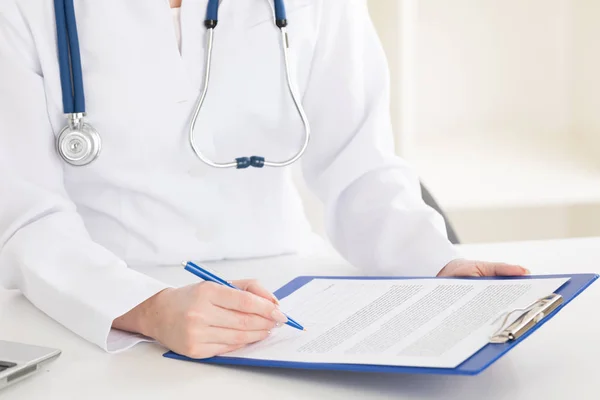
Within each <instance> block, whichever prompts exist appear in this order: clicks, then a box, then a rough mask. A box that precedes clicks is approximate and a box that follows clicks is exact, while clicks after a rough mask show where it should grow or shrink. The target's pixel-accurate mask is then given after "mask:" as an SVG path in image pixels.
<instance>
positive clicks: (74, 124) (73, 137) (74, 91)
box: [54, 0, 311, 169]
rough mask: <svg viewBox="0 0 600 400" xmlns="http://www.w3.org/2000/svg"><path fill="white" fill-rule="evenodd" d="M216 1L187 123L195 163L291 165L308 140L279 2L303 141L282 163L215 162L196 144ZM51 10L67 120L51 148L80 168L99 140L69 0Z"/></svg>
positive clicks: (279, 0)
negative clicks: (200, 84) (198, 85)
mask: <svg viewBox="0 0 600 400" xmlns="http://www.w3.org/2000/svg"><path fill="white" fill-rule="evenodd" d="M234 1H235V0H234ZM219 4H220V1H219V0H208V5H207V10H206V19H205V22H204V24H205V27H206V29H207V51H206V59H205V73H204V85H203V86H204V87H203V90H202V92H201V95H200V96H199V98H198V101H197V104H196V108H195V110H194V114H193V117H192V119H191V121H190V125H189V142H190V146H191V148H192V150H193V151H194V153H195V154H196V156H197V157H198V158H199V159H200V160H201V161H203V162H204V163H205V164H207V165H209V166H211V167H215V168H237V169H245V168H248V167H255V168H263V167H265V166H267V167H285V166H288V165H291V164H293V163H294V162H296V161H297V160H298V159H300V158H301V157H302V155H303V154H304V153H305V151H306V149H307V147H308V144H309V141H310V131H311V128H310V124H309V122H308V118H307V116H306V113H305V111H304V108H303V107H302V103H301V101H300V99H299V96H298V94H297V91H296V90H297V89H296V86H295V85H294V84H293V82H292V72H291V68H290V61H289V58H290V57H289V48H290V46H289V36H288V33H287V29H286V28H287V25H288V21H287V15H286V9H285V4H284V1H283V0H273V6H274V7H273V9H274V14H275V15H274V17H275V25H276V26H277V27H278V28H279V29H280V31H281V48H282V53H283V58H284V63H285V71H286V78H287V85H288V89H289V91H290V95H291V96H292V99H293V101H294V105H295V107H296V110H297V112H298V114H299V116H300V118H301V120H302V123H303V125H304V140H303V143H302V147H301V148H300V150H299V151H298V152H297V153H296V154H295V155H294V156H292V157H291V158H289V159H287V160H284V161H269V160H266V159H265V158H264V157H262V156H251V157H238V158H236V159H235V160H234V161H233V162H226V163H219V162H215V161H212V160H211V159H209V158H208V157H206V156H205V155H204V154H203V153H202V151H201V150H200V148H199V147H198V146H197V145H196V142H195V127H196V123H197V120H198V116H199V113H200V111H201V110H202V106H203V104H204V100H205V99H206V96H207V93H208V87H209V83H210V70H211V66H212V49H213V42H214V31H215V28H216V27H217V24H218V20H219ZM54 9H55V18H56V38H57V45H58V61H59V69H60V82H61V90H62V100H63V111H64V113H65V114H66V116H67V120H68V125H67V126H65V127H64V128H63V130H62V131H61V132H60V134H59V135H58V138H57V141H56V147H57V151H58V153H59V154H60V156H61V157H62V158H63V159H64V160H65V161H66V162H67V163H69V164H71V165H74V166H84V165H88V164H90V163H91V162H92V161H94V160H95V159H96V158H97V157H98V156H99V154H100V150H101V147H102V146H101V138H100V135H99V134H98V132H97V131H96V130H95V129H94V128H93V127H92V126H91V125H90V124H88V123H87V122H85V119H84V117H85V115H86V111H85V94H84V85H83V72H82V66H81V52H80V49H79V38H78V32H77V22H76V18H75V6H74V4H73V0H54Z"/></svg>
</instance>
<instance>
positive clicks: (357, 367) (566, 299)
mask: <svg viewBox="0 0 600 400" xmlns="http://www.w3.org/2000/svg"><path fill="white" fill-rule="evenodd" d="M598 276H599V275H596V274H576V275H544V276H532V277H518V278H514V277H511V278H476V279H533V278H535V279H548V278H569V281H568V282H567V283H565V284H564V285H563V286H561V287H560V288H559V289H558V290H557V291H556V292H555V293H556V294H559V295H561V296H562V297H563V302H562V304H561V305H559V306H558V307H557V308H556V309H555V310H554V311H552V312H551V313H550V314H548V315H547V316H546V317H545V318H544V319H542V320H541V321H539V322H538V323H537V324H535V325H534V326H533V327H532V328H531V329H529V330H528V331H527V332H526V333H525V334H523V335H522V336H520V337H519V338H518V339H516V340H513V341H510V342H508V343H505V344H491V343H490V344H487V345H486V346H484V347H483V348H481V350H479V351H478V352H477V353H475V354H473V355H472V356H471V357H470V358H468V359H467V360H465V361H464V362H463V363H462V364H460V365H459V366H458V367H456V368H421V367H398V366H385V365H364V364H327V363H303V362H290V361H265V360H257V359H249V358H233V357H213V358H208V359H203V360H195V359H191V358H188V357H184V356H181V355H179V354H176V353H173V352H167V353H165V354H164V357H167V358H173V359H176V360H183V361H192V362H199V363H205V364H218V365H230V366H246V367H263V368H288V369H305V370H328V371H349V372H375V373H397V374H437V375H468V376H473V375H478V374H480V373H481V372H483V371H484V370H486V369H487V368H488V367H490V366H491V365H492V364H494V363H495V362H496V361H497V360H499V359H500V358H501V357H502V356H504V355H505V354H506V353H508V352H509V351H510V350H512V349H513V348H514V347H515V346H517V345H518V344H519V343H521V342H522V341H523V340H525V339H526V338H527V337H529V335H531V334H532V333H533V332H535V331H536V330H537V329H539V328H540V327H541V326H542V325H543V324H545V323H546V322H548V321H549V320H550V319H552V317H553V316H555V315H556V314H557V313H558V312H559V311H560V310H561V309H562V308H563V307H565V306H566V305H567V304H568V303H570V302H571V301H572V300H573V299H574V298H575V297H577V296H578V295H579V294H581V293H582V292H583V291H584V290H585V289H587V288H588V287H589V286H590V285H591V284H592V283H593V282H594V281H595V280H596V279H598ZM313 279H363V280H366V279H405V280H406V279H424V278H416V277H415V278H413V277H411V278H401V277H393V278H391V277H339V276H330V277H325V276H301V277H298V278H296V279H294V280H292V281H291V282H289V283H288V284H287V285H285V286H284V287H282V288H281V289H279V290H278V291H276V292H275V295H276V296H277V297H278V298H279V299H283V298H285V297H287V296H289V295H290V294H292V293H293V292H295V291H296V290H298V289H300V288H301V287H302V286H304V285H306V284H307V283H309V282H310V281H312V280H313ZM425 279H440V278H425ZM442 279H453V278H442ZM457 279H458V278H457ZM461 279H465V278H461Z"/></svg>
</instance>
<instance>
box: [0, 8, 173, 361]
mask: <svg viewBox="0 0 600 400" xmlns="http://www.w3.org/2000/svg"><path fill="white" fill-rule="evenodd" d="M11 4H12V5H11ZM0 285H1V286H5V287H6V288H9V289H20V290H21V291H22V293H23V294H24V295H25V296H26V297H27V298H28V299H29V300H30V301H31V302H32V303H33V304H34V305H35V306H37V307H38V308H39V309H41V310H42V311H43V312H44V313H46V314H47V315H49V316H50V317H52V318H53V319H55V320H56V321H58V322H59V323H61V324H63V325H64V326H65V327H67V328H68V329H70V330H72V331H73V332H75V333H76V334H78V335H80V336H81V337H83V338H85V339H87V340H89V341H91V342H93V343H95V344H97V345H98V346H100V347H101V348H103V349H105V350H107V351H111V352H112V351H118V350H123V349H125V348H128V347H130V346H132V345H134V344H135V343H137V342H140V341H143V340H147V338H144V337H141V336H139V335H133V334H127V333H124V332H120V331H117V330H113V329H111V325H112V322H113V320H114V319H115V318H116V317H118V316H120V315H122V314H125V313H126V312H127V311H129V310H130V309H132V308H133V307H135V306H136V305H138V304H139V303H141V302H142V301H144V300H145V299H147V298H149V297H151V296H152V295H154V294H155V293H157V292H159V291H161V290H163V289H164V288H165V287H166V285H164V284H163V283H161V282H158V281H156V280H154V279H151V278H149V277H147V276H145V275H142V274H140V273H138V272H136V271H134V270H132V269H129V268H128V267H127V266H126V265H125V263H124V262H123V261H122V260H120V259H119V258H118V257H116V256H115V255H114V254H112V253H110V252H109V251H107V250H106V249H105V248H103V247H101V246H99V245H98V244H96V243H94V241H92V239H91V238H90V236H89V234H88V233H87V231H86V228H85V226H84V223H83V221H82V219H81V218H80V216H79V215H78V213H77V210H76V207H75V205H74V204H73V203H72V202H71V201H70V200H69V197H68V195H67V193H66V191H65V188H64V185H63V174H62V164H61V162H60V161H59V159H58V156H57V155H56V152H55V150H54V135H53V132H52V128H51V125H50V123H49V119H48V115H47V111H46V99H45V90H44V77H43V76H42V73H41V67H40V64H39V61H38V60H37V56H36V51H35V46H34V43H33V41H32V39H31V37H30V35H29V34H28V31H27V28H26V24H25V22H24V21H23V19H22V17H21V16H20V14H19V10H18V8H17V6H16V5H15V3H12V2H2V3H1V4H0Z"/></svg>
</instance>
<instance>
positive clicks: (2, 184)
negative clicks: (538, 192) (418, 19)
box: [0, 0, 526, 357]
mask: <svg viewBox="0 0 600 400" xmlns="http://www.w3.org/2000/svg"><path fill="white" fill-rule="evenodd" d="M172 3H173V4H171V6H174V7H177V6H178V4H177V1H172ZM286 4H287V12H288V20H289V27H288V31H289V33H290V39H291V41H292V43H291V44H292V47H291V49H292V50H291V64H292V69H293V74H294V79H295V81H296V82H297V89H298V91H299V93H300V95H301V98H302V103H303V105H304V108H305V110H306V114H307V116H308V119H309V121H310V123H311V126H312V139H311V142H310V146H309V148H308V150H307V151H306V153H305V155H304V157H303V158H302V159H301V161H300V165H301V167H302V172H303V175H304V178H305V180H306V181H307V183H308V185H309V187H310V188H311V189H312V190H313V191H314V193H315V194H316V195H317V196H318V197H319V198H320V199H321V200H322V202H323V203H324V206H325V210H326V227H327V230H328V234H329V236H330V238H331V240H332V243H333V245H334V246H335V247H336V249H337V250H338V251H339V252H340V253H341V254H342V255H343V256H344V257H345V258H346V259H347V260H349V261H350V262H351V263H353V264H354V265H357V266H360V267H365V268H371V269H373V270H377V272H380V273H385V274H402V275H436V274H439V275H445V276H479V275H519V274H523V273H526V271H525V270H523V269H522V268H520V267H518V266H511V265H504V264H492V263H483V262H471V261H465V260H461V259H460V257H459V255H458V254H457V252H456V251H455V249H454V248H453V246H452V245H451V243H450V242H449V241H448V239H447V238H446V234H445V228H444V223H443V219H442V218H441V217H440V215H438V214H437V213H436V212H434V211H433V210H432V209H430V208H429V207H427V206H426V205H425V204H424V203H423V201H422V200H421V197H420V191H419V182H418V179H417V177H416V176H415V174H414V173H413V172H412V171H411V170H410V168H409V167H408V166H407V165H406V163H405V162H404V161H403V160H401V159H399V158H398V157H396V156H395V155H394V153H393V148H394V147H393V145H392V131H391V127H390V118H389V115H388V100H389V98H388V85H389V82H388V74H387V71H386V60H385V59H384V53H383V51H382V48H381V46H380V43H379V42H378V39H377V36H376V33H375V30H374V27H373V26H372V23H371V21H370V20H369V16H368V10H367V6H366V2H365V0H287V1H286ZM75 9H76V15H77V24H78V33H79V42H80V43H79V44H80V48H81V59H82V63H83V78H84V87H85V95H86V97H85V98H86V103H87V109H86V111H87V117H86V118H87V121H88V122H90V123H91V124H93V126H94V127H95V129H96V130H97V131H98V132H99V133H100V135H101V136H102V140H103V142H102V143H103V145H102V152H101V155H100V157H99V158H98V159H97V160H96V161H94V162H93V163H92V164H90V165H87V166H83V167H77V166H72V165H69V164H67V163H65V162H64V161H63V160H62V159H61V158H60V157H59V156H58V155H57V152H56V146H55V140H56V136H57V135H58V133H59V132H60V130H61V129H62V128H63V126H64V125H65V118H64V114H63V107H62V100H61V82H60V77H59V63H58V57H57V44H56V24H55V19H54V8H53V4H52V2H50V1H46V0H30V1H27V2H22V1H16V0H4V1H2V2H0V283H1V284H2V285H4V286H5V287H8V288H18V289H20V290H21V291H22V292H23V293H24V295H25V296H27V298H28V299H29V300H30V301H31V302H32V303H33V304H35V305H36V306H37V307H39V308H40V309H41V310H42V311H44V312H45V313H46V314H48V315H49V316H51V317H52V318H54V319H55V320H57V321H58V322H60V323H62V324H63V325H65V326H66V327H68V328H69V329H71V330H72V331H74V332H75V333H77V334H78V335H81V336H82V337H84V338H86V339H87V340H89V341H91V342H93V343H95V344H97V345H98V346H100V347H102V348H103V349H105V350H107V351H116V350H120V349H124V348H127V347H129V346H131V345H132V344H134V343H136V342H137V341H139V340H140V335H136V333H138V334H142V335H145V336H147V337H150V338H153V339H155V340H157V341H159V342H161V343H163V344H164V345H165V346H167V347H168V348H170V349H172V350H174V351H177V352H179V353H182V354H185V355H189V356H192V357H208V356H212V355H215V354H221V353H223V352H228V351H231V350H232V349H235V348H238V347H240V346H244V345H246V344H248V343H252V342H256V341H259V340H261V339H263V338H265V337H266V336H267V334H268V331H269V330H270V329H271V328H272V327H273V326H274V325H275V324H276V323H278V322H279V323H281V322H284V321H285V317H284V316H283V315H282V314H281V312H279V311H278V309H277V307H276V306H275V301H272V296H271V295H270V293H268V292H267V291H266V290H264V289H262V288H261V287H260V286H259V285H258V284H257V283H255V282H238V284H239V285H242V286H243V288H244V289H246V290H247V292H236V291H234V290H231V289H228V288H225V287H220V286H215V285H212V284H207V283H201V284H197V285H192V286H188V287H184V288H170V287H168V286H167V285H166V284H164V283H163V282H160V281H157V280H154V279H152V278H150V277H148V276H146V275H143V274H141V273H139V272H136V271H135V270H134V269H133V268H130V267H135V266H143V265H177V264H179V263H180V262H181V261H182V260H188V259H192V260H221V259H225V258H247V257H261V256H272V255H278V254H284V253H291V252H296V251H298V250H299V249H301V248H302V246H304V245H305V244H306V243H308V242H309V240H308V238H309V237H310V228H309V225H308V223H307V221H306V219H305V216H304V214H303V209H302V206H301V200H300V197H299V195H298V193H297V192H296V189H295V186H294V184H293V180H292V177H291V172H290V168H264V169H256V168H250V169H246V170H235V169H233V170H223V169H215V168H212V167H209V166H207V165H205V164H204V163H202V162H201V161H199V160H198V158H196V157H195V155H194V153H193V152H192V151H191V149H190V146H189V144H188V140H187V126H188V124H189V121H190V116H191V114H192V112H193V109H194V106H195V104H196V99H197V98H198V94H199V92H200V90H201V88H202V78H203V73H204V68H203V66H204V60H205V42H204V40H205V35H206V28H205V27H204V16H205V14H206V0H183V4H181V8H180V10H179V11H180V13H179V14H175V16H176V21H175V22H176V23H175V24H174V20H173V15H174V14H173V12H172V10H171V9H170V4H169V2H168V0H154V1H148V0H127V1H124V0H103V1H90V0H76V1H75ZM219 12H220V18H219V26H218V28H217V29H216V30H215V47H214V53H213V71H212V77H211V85H210V91H209V93H208V96H207V99H206V102H205V104H204V108H203V110H202V113H201V115H200V117H199V121H198V125H197V127H196V130H195V132H196V140H197V145H198V147H200V148H202V149H203V151H204V152H205V154H207V155H208V156H210V157H211V158H212V159H214V160H231V159H233V158H235V157H237V156H239V155H240V154H261V155H264V156H265V157H267V158H274V159H277V158H283V157H287V156H289V155H291V154H294V152H295V151H297V149H298V146H300V145H301V142H302V132H303V131H302V123H301V121H300V119H299V118H298V116H297V114H296V110H295V108H294V106H293V103H292V100H291V98H290V96H289V93H288V92H287V90H286V86H285V83H286V80H285V73H284V72H283V69H282V62H281V52H280V50H279V49H280V47H279V40H280V37H279V34H278V33H277V28H276V27H275V26H274V24H273V18H272V11H271V9H270V7H269V2H268V1H266V0H248V1H243V2H239V1H223V2H222V5H221V7H220V9H219ZM458 162H460V161H458ZM441 167H443V166H441ZM457 179H460V177H457ZM251 293H253V294H251ZM82 316H85V318H82Z"/></svg>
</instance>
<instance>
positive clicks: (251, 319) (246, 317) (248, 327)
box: [207, 306, 276, 331]
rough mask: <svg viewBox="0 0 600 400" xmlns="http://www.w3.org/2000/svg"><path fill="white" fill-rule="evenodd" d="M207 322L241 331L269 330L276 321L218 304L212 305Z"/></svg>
mask: <svg viewBox="0 0 600 400" xmlns="http://www.w3.org/2000/svg"><path fill="white" fill-rule="evenodd" d="M207 322H208V323H209V324H210V325H211V326H214V327H219V328H229V329H235V330H239V331H269V330H271V329H273V328H274V327H275V324H276V322H275V321H273V320H272V319H270V318H264V317H261V316H260V315H256V314H246V313H242V312H239V311H234V310H228V309H226V308H221V307H218V306H215V307H211V310H210V311H209V315H208V318H207Z"/></svg>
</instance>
